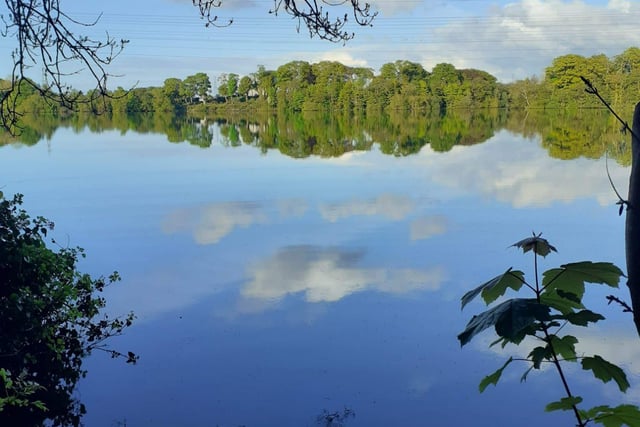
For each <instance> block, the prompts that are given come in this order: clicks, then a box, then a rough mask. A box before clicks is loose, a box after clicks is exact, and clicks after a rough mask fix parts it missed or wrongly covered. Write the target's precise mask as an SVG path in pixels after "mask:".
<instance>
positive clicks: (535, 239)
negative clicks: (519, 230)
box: [511, 234, 558, 257]
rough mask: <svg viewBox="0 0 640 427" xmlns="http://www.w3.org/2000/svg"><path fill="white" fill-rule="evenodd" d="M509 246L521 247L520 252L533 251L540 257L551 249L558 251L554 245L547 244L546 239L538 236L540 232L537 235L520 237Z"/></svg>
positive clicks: (544, 255) (547, 253)
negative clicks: (520, 238)
mask: <svg viewBox="0 0 640 427" xmlns="http://www.w3.org/2000/svg"><path fill="white" fill-rule="evenodd" d="M511 246H515V247H518V248H520V249H522V253H527V252H529V251H533V252H534V253H536V254H538V255H540V256H542V257H546V256H547V255H549V253H550V252H551V251H553V252H558V251H557V250H556V248H555V247H553V246H552V245H551V244H549V242H548V241H547V239H543V238H542V237H540V234H538V235H537V236H536V235H535V234H534V235H533V236H531V237H527V238H526V239H522V240H520V241H519V242H516V243H514V244H513V245H511Z"/></svg>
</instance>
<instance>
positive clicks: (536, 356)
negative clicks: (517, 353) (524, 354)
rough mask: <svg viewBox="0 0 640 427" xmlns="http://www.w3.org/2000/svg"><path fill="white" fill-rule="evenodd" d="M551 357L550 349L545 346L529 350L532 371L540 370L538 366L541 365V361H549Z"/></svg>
mask: <svg viewBox="0 0 640 427" xmlns="http://www.w3.org/2000/svg"><path fill="white" fill-rule="evenodd" d="M552 356H553V352H552V351H551V348H550V347H549V346H548V345H547V346H545V347H541V346H540V347H536V348H534V349H533V350H531V353H529V356H528V357H529V359H531V362H533V368H534V369H540V365H541V364H542V361H543V360H551V357H552Z"/></svg>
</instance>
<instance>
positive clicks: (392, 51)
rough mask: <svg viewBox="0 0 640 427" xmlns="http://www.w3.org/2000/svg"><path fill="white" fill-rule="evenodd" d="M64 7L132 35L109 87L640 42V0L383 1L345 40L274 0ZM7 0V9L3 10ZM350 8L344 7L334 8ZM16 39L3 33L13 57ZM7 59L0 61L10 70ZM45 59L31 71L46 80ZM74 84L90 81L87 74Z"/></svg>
mask: <svg viewBox="0 0 640 427" xmlns="http://www.w3.org/2000/svg"><path fill="white" fill-rule="evenodd" d="M61 3H62V6H63V7H64V8H65V10H66V11H67V12H68V13H69V14H70V15H71V16H73V17H75V18H77V19H78V20H81V21H91V20H93V19H94V18H95V17H96V16H97V15H98V14H99V13H100V12H102V18H101V20H100V22H99V23H98V24H97V25H96V26H95V27H94V28H91V29H88V30H84V31H90V32H95V34H98V35H104V34H105V32H106V31H108V32H109V34H110V35H111V36H113V37H116V38H125V39H129V40H130V41H131V42H130V43H129V44H128V45H127V48H126V50H125V51H124V52H123V53H122V54H121V55H120V56H119V57H118V58H117V59H116V60H115V61H114V63H113V64H112V65H111V66H110V67H109V69H108V71H109V72H110V73H111V74H113V75H118V76H120V77H117V78H116V77H114V78H111V79H110V80H109V82H110V84H109V86H110V87H111V88H115V87H116V86H123V87H125V88H127V87H131V86H132V85H135V84H137V85H138V86H141V87H144V86H159V85H161V84H162V82H163V81H164V79H165V78H167V77H179V78H184V77H186V76H188V75H190V74H195V73H197V72H205V73H207V74H208V75H209V76H210V77H211V79H212V80H215V79H216V78H217V77H218V76H220V75H221V74H222V73H229V72H233V73H237V74H239V75H245V74H249V73H251V72H254V71H255V70H256V69H257V66H258V65H259V64H262V65H265V66H266V67H267V68H268V69H275V68H277V67H278V66H279V65H281V64H284V63H286V62H288V61H292V60H305V61H309V62H318V61H321V60H337V61H340V62H342V63H345V64H348V65H357V66H364V67H370V68H372V69H374V71H376V72H377V71H378V70H379V68H380V66H381V65H382V64H384V63H385V62H392V61H395V60H397V59H407V60H410V61H415V62H419V63H421V64H422V65H423V66H424V67H425V68H426V69H427V70H431V68H432V67H433V66H434V65H436V64H438V63H441V62H449V63H452V64H454V65H455V66H456V67H458V68H479V69H482V70H485V71H488V72H490V73H492V74H494V75H495V76H496V77H498V79H499V80H500V81H503V82H509V81H512V80H515V79H520V78H524V77H529V76H533V75H538V76H542V75H543V73H544V67H545V66H547V65H549V63H550V61H551V60H552V59H553V58H554V57H557V56H559V55H563V54H567V53H578V54H582V55H585V56H590V55H594V54H599V53H604V54H606V55H608V56H613V55H616V54H618V53H620V52H622V51H623V50H624V49H626V48H627V47H630V46H638V45H640V29H638V27H637V23H638V22H640V2H637V1H631V0H609V1H607V0H571V1H566V0H519V1H510V2H509V1H497V0H494V1H492V0H422V1H421V0H400V1H392V0H378V1H373V2H372V4H373V7H374V8H376V9H377V10H378V11H379V16H378V17H377V18H376V20H375V21H374V26H373V27H372V28H366V27H365V28H359V27H357V26H353V27H352V29H353V30H354V31H355V32H356V38H355V39H354V40H351V41H349V42H348V43H347V44H346V45H343V44H333V43H329V42H326V41H321V40H317V39H310V38H309V35H308V33H306V32H305V31H306V30H305V29H304V28H302V29H301V31H300V33H297V32H296V27H297V25H296V21H294V20H292V19H291V18H290V17H289V16H287V15H285V14H280V15H278V16H274V15H272V14H269V13H268V11H269V9H270V8H272V7H273V1H272V0H223V5H222V7H221V8H219V9H218V10H217V12H218V15H219V16H220V19H221V20H224V19H225V18H233V19H234V23H233V25H231V26H229V27H226V28H205V26H204V24H203V21H202V20H200V19H199V16H198V10H197V9H196V8H195V7H193V6H192V3H191V0H135V1H132V0H127V1H125V0H111V1H109V2H99V3H98V2H92V1H86V0H64V1H62V2H61ZM5 7H6V6H5V5H4V3H3V4H2V6H0V13H4V12H5V10H4V9H5ZM328 10H330V11H332V12H333V11H335V12H337V13H344V12H345V11H346V9H344V8H343V9H340V7H334V8H328ZM12 47H13V40H11V39H9V38H0V55H2V56H3V57H4V58H8V57H9V55H10V51H11V49H12ZM9 72H10V63H9V62H8V61H3V62H2V63H0V76H1V77H7V76H8V75H9ZM40 75H41V71H40V67H39V66H37V65H36V66H34V67H33V76H34V78H36V80H41V77H40ZM71 81H72V83H73V84H74V85H75V86H78V87H81V88H88V87H90V83H91V81H90V79H89V76H87V75H85V74H82V73H81V74H80V75H78V76H75V77H73V78H72V80H71Z"/></svg>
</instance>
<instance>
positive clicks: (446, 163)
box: [407, 131, 629, 208]
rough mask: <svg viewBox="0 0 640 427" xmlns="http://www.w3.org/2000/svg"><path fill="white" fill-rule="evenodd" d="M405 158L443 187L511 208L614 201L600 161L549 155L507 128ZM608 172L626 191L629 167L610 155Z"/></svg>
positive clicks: (603, 203)
mask: <svg viewBox="0 0 640 427" xmlns="http://www.w3.org/2000/svg"><path fill="white" fill-rule="evenodd" d="M505 140H508V142H507V141H505ZM407 161H410V162H411V161H415V162H418V163H420V164H422V165H424V167H423V169H424V170H425V171H426V172H425V173H427V174H428V178H427V179H430V180H433V181H435V182H437V183H439V184H441V185H443V186H444V187H445V188H450V189H455V190H457V191H460V192H464V193H476V194H482V195H484V196H485V197H488V198H491V199H494V200H497V201H500V202H505V203H509V204H511V205H512V206H514V207H516V208H521V207H525V206H548V205H550V204H552V203H554V202H570V201H573V200H576V199H580V198H585V199H593V198H594V197H595V199H596V200H597V201H598V202H599V203H600V204H601V205H603V206H604V205H608V204H613V203H614V202H615V200H616V198H615V194H614V193H613V191H612V190H611V186H610V184H609V181H608V179H607V175H606V171H605V166H604V161H601V160H590V159H583V158H581V159H576V160H572V161H570V162H567V161H565V160H559V159H554V158H551V157H549V155H548V153H547V152H546V151H545V150H544V149H543V148H541V147H540V145H539V142H538V141H526V140H522V139H520V138H517V139H516V141H514V137H513V135H512V134H511V133H509V132H507V131H501V132H499V133H497V134H496V136H494V137H493V138H492V139H491V140H490V141H487V142H485V143H483V144H479V145H475V146H472V147H454V148H453V149H452V150H451V151H450V152H448V153H447V155H446V156H442V155H439V154H438V153H434V152H433V151H431V150H430V148H429V147H428V146H427V147H425V148H423V149H422V151H421V152H420V153H419V154H418V155H416V156H414V157H412V158H408V159H407ZM609 171H610V173H611V177H612V179H613V181H614V182H615V183H616V186H617V187H618V191H620V193H621V194H626V192H627V189H626V187H627V185H628V181H629V169H628V168H625V167H622V166H620V165H618V164H616V163H615V162H614V161H613V160H610V161H609Z"/></svg>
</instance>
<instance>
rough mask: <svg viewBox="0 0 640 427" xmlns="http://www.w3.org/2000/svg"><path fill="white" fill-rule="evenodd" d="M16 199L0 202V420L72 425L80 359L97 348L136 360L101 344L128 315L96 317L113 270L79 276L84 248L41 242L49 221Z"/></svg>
mask: <svg viewBox="0 0 640 427" xmlns="http://www.w3.org/2000/svg"><path fill="white" fill-rule="evenodd" d="M21 204H22V196H21V195H16V196H14V197H13V199H12V200H7V199H1V200H0V278H2V279H1V283H2V286H0V330H1V331H2V340H0V379H1V380H2V382H1V383H0V424H1V425H24V426H32V425H40V424H42V423H43V422H44V420H45V419H49V420H50V421H51V423H52V424H53V425H54V426H57V425H73V426H77V425H79V423H80V417H81V416H82V414H83V413H84V412H85V408H84V406H83V405H82V404H81V403H79V402H77V401H76V400H75V399H74V398H73V396H72V393H73V391H74V389H75V386H76V384H77V382H78V380H79V379H80V378H81V377H83V376H84V375H85V374H86V372H85V371H84V370H82V360H83V359H84V358H85V357H86V356H88V355H89V354H90V353H91V352H92V351H93V350H95V349H100V350H103V351H107V352H109V353H110V354H111V356H113V357H122V358H124V359H125V360H126V361H127V363H135V362H136V361H137V359H138V357H137V356H136V355H135V354H134V353H132V352H128V353H127V354H123V353H120V352H117V351H115V350H111V349H108V348H107V347H105V341H106V340H107V339H108V338H109V337H112V336H114V335H119V334H121V333H122V332H123V330H124V329H125V328H127V327H129V326H131V324H132V322H133V319H134V316H133V314H132V313H131V314H129V315H128V316H126V317H124V318H115V319H110V318H108V317H107V316H106V315H104V316H102V315H100V310H101V309H102V308H103V307H105V303H106V302H105V299H104V298H103V297H101V296H99V295H98V294H99V293H101V292H102V291H103V290H104V288H105V287H106V286H107V285H108V284H110V283H113V282H116V281H118V280H119V276H118V274H117V273H113V274H111V275H110V276H109V277H108V278H104V277H99V278H97V279H94V278H92V277H91V276H89V275H88V274H82V273H80V272H79V271H78V270H77V269H76V264H77V262H78V259H79V258H80V257H84V252H83V250H82V249H81V248H59V249H58V250H57V251H54V250H52V249H50V248H48V247H47V245H46V244H45V241H44V239H45V237H46V236H47V234H48V233H49V232H50V231H51V230H53V227H54V224H53V223H52V222H51V221H49V220H47V219H45V218H42V217H37V218H35V219H32V218H30V217H29V215H28V214H27V213H26V212H25V211H24V210H22V209H21V208H20V205H21ZM54 243H55V242H54ZM8 420H11V423H10V424H8V423H7V421H8Z"/></svg>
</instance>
